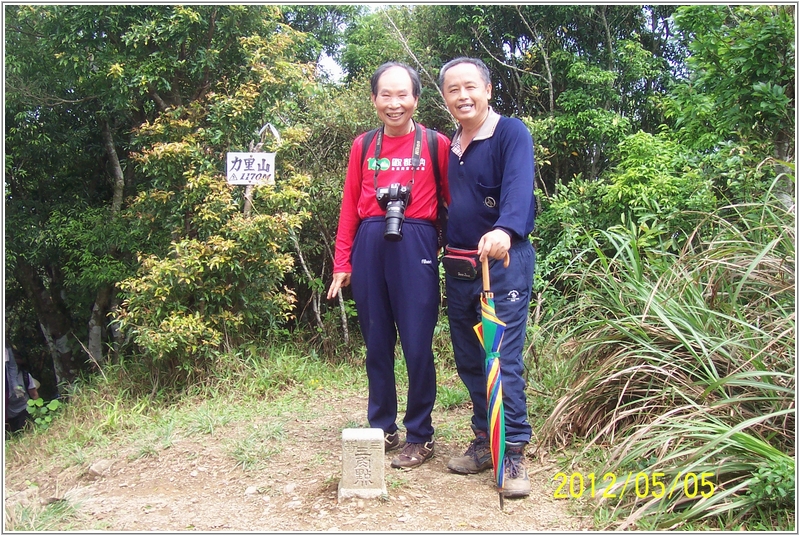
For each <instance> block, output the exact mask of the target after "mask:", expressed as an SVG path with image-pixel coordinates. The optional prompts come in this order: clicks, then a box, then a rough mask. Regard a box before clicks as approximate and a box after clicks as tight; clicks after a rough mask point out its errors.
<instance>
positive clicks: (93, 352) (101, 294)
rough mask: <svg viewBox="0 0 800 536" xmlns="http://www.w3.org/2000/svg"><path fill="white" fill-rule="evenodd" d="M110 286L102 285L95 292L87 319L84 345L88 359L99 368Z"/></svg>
mask: <svg viewBox="0 0 800 536" xmlns="http://www.w3.org/2000/svg"><path fill="white" fill-rule="evenodd" d="M111 291H112V288H111V285H103V286H101V287H100V289H99V290H98V291H97V298H96V299H95V302H94V306H93V307H92V316H91V317H90V318H89V343H88V344H87V345H86V347H87V350H88V351H89V357H90V358H91V360H92V362H93V363H94V364H95V365H96V366H97V367H98V368H99V367H100V366H101V364H102V362H103V360H104V359H103V333H104V332H105V330H106V313H107V312H108V307H109V302H110V299H109V298H110V296H111Z"/></svg>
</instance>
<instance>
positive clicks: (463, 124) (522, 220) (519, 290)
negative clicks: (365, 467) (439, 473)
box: [439, 58, 536, 497]
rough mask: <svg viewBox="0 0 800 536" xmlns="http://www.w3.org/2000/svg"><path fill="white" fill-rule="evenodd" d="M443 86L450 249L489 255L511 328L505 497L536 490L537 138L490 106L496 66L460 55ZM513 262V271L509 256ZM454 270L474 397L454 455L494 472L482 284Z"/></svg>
mask: <svg viewBox="0 0 800 536" xmlns="http://www.w3.org/2000/svg"><path fill="white" fill-rule="evenodd" d="M439 85H440V87H441V89H442V92H443V94H444V99H445V102H446V103H447V107H448V108H449V109H450V113H452V114H453V116H454V117H455V118H456V120H457V121H458V122H459V127H458V130H457V131H456V133H455V136H453V141H452V143H451V151H450V161H449V165H448V173H449V175H448V176H449V184H450V196H451V203H450V206H449V221H448V227H447V243H448V246H449V247H455V248H458V249H465V250H476V252H477V253H476V255H477V256H479V257H480V259H481V260H484V259H486V258H489V259H491V260H490V262H489V266H490V269H489V271H490V274H491V275H490V279H491V285H492V292H493V293H494V297H495V298H494V300H495V307H496V312H497V317H498V318H500V319H501V320H502V321H504V322H506V330H505V334H504V336H503V343H502V346H501V349H500V350H501V352H500V369H501V375H502V381H503V395H504V396H503V406H504V409H505V426H506V428H505V437H506V458H505V475H504V484H503V495H504V496H506V497H524V496H527V495H528V494H530V489H531V486H530V480H529V479H528V474H527V470H526V468H525V455H524V448H525V445H527V444H528V443H529V442H530V438H531V426H530V424H529V422H528V411H527V402H526V398H525V380H524V378H523V360H522V351H523V347H524V343H525V327H526V324H527V320H528V306H529V304H530V299H531V291H532V286H533V269H534V264H535V259H536V254H535V252H534V250H533V246H532V245H531V243H530V240H529V239H528V235H529V234H530V233H531V231H533V223H534V216H535V212H536V201H535V198H534V194H533V186H534V183H533V175H534V161H533V141H532V139H531V135H530V132H529V131H528V129H527V128H526V127H525V125H524V124H523V123H522V121H520V120H519V119H516V118H510V117H502V116H500V115H498V114H497V113H495V112H494V111H493V110H492V109H491V107H490V106H489V99H490V98H491V95H492V85H491V78H490V74H489V69H488V68H487V67H486V65H485V64H484V63H483V62H482V61H481V60H478V59H473V58H457V59H455V60H452V61H450V62H448V63H447V64H445V65H444V66H443V67H442V69H441V72H440V74H439ZM506 255H508V256H509V257H510V261H509V264H508V267H507V268H504V266H503V262H502V259H505V257H506ZM457 275H459V274H450V273H446V275H445V283H446V290H447V310H448V319H449V322H450V333H451V337H452V341H453V353H454V355H455V361H456V367H457V369H458V374H459V376H460V377H461V379H462V381H463V382H464V384H465V385H466V387H467V389H468V390H469V394H470V398H471V399H472V407H473V415H472V429H473V431H474V433H475V439H474V440H473V441H472V443H471V444H470V446H469V448H467V451H466V452H465V453H464V455H463V456H459V457H454V458H451V459H450V461H449V462H448V464H447V467H448V468H449V469H450V470H451V471H454V472H457V473H462V474H467V473H477V472H480V471H484V470H486V469H489V468H491V467H492V461H491V457H490V452H489V443H488V439H487V432H488V422H487V410H486V406H487V403H486V377H485V371H484V362H485V356H484V353H483V349H482V347H481V345H480V343H479V342H478V339H477V337H476V335H475V332H474V330H473V326H475V324H476V323H477V322H478V321H480V293H481V290H482V281H481V278H477V279H474V280H468V279H463V278H460V277H457Z"/></svg>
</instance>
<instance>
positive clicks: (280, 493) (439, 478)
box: [4, 393, 592, 532]
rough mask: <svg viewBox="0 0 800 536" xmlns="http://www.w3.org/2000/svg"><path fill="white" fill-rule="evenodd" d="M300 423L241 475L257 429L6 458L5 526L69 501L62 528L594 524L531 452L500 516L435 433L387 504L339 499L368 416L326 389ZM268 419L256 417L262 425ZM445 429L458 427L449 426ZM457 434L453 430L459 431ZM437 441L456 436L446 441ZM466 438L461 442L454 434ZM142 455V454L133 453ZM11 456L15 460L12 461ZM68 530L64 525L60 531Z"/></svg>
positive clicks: (289, 426) (453, 415)
mask: <svg viewBox="0 0 800 536" xmlns="http://www.w3.org/2000/svg"><path fill="white" fill-rule="evenodd" d="M307 403H308V408H309V409H308V411H304V412H303V415H302V416H301V417H293V418H287V419H285V420H283V421H282V422H283V425H284V430H283V434H282V435H281V438H280V439H278V440H277V441H276V447H277V448H273V449H268V450H267V451H266V452H268V453H269V454H268V455H267V456H268V457H267V459H266V460H265V463H262V464H260V465H259V466H258V467H256V468H252V469H249V470H243V468H242V467H241V466H240V465H238V464H237V462H236V460H235V459H234V457H233V456H232V455H231V442H230V440H231V439H232V438H237V437H238V438H244V437H248V435H250V434H252V430H253V429H254V428H257V427H258V426H259V423H258V422H241V421H239V422H231V423H229V424H225V425H224V426H222V427H220V428H218V429H216V430H215V431H214V432H213V434H211V435H205V434H192V435H178V434H177V433H176V434H175V436H174V437H173V438H172V442H171V445H170V446H169V448H166V449H164V448H161V447H160V446H158V445H154V446H153V448H152V449H151V450H150V451H149V452H150V453H151V455H150V456H146V457H141V451H142V445H132V444H111V445H109V446H108V447H104V448H103V449H102V452H103V454H102V457H98V458H95V459H92V460H87V461H86V462H85V463H83V464H79V465H72V466H69V467H48V468H46V469H37V468H36V467H35V464H32V463H27V465H25V466H21V465H20V464H21V463H22V462H21V461H20V462H15V460H13V459H12V460H9V459H6V474H5V494H4V495H5V504H6V527H8V526H9V525H12V526H13V522H14V516H15V515H19V514H18V512H20V511H21V510H20V507H22V506H28V507H30V508H41V507H42V506H43V505H45V504H48V503H52V502H57V501H68V502H69V503H70V504H71V505H73V506H74V507H75V508H76V509H77V516H74V517H73V518H72V519H70V520H69V527H68V530H106V531H170V532H172V531H183V530H195V531H235V532H251V531H256V532H263V531H302V532H309V531H326V532H329V531H341V532H353V531H377V532H389V531H401V532H415V531H423V532H431V531H466V532H474V531H490V532H522V531H526V532H527V531H534V532H543V531H554V532H564V531H577V530H591V528H592V527H591V523H590V520H589V519H587V518H585V517H579V516H576V515H575V514H573V513H572V512H571V508H570V504H569V501H564V500H559V501H557V500H555V499H554V498H553V491H554V489H555V485H554V482H553V475H554V474H555V472H556V471H557V470H558V469H556V466H555V464H553V463H552V462H551V461H549V460H544V461H543V462H542V461H539V460H534V459H533V457H532V456H530V455H529V457H528V470H529V473H530V475H531V485H532V493H531V495H530V496H529V497H527V498H524V499H514V500H512V499H506V501H505V508H504V510H503V511H501V510H500V507H499V501H498V495H497V492H496V490H495V488H494V487H493V486H492V475H491V471H487V472H485V473H482V474H478V475H470V476H462V475H457V474H453V473H450V472H449V471H448V470H447V467H446V463H447V460H448V458H449V457H450V456H452V455H457V454H461V452H462V451H463V449H464V447H465V443H464V441H463V440H462V441H461V442H457V441H452V442H448V441H446V440H444V439H442V438H441V437H438V434H437V445H436V454H435V456H434V458H433V459H432V460H430V461H428V462H427V463H425V464H424V465H422V466H421V467H418V468H416V469H413V470H398V469H392V468H391V467H390V461H391V457H392V453H390V454H387V455H386V457H385V463H386V465H385V472H386V486H387V490H388V497H384V498H379V499H345V500H344V501H342V502H341V503H339V502H338V501H337V485H338V482H339V479H340V476H341V434H340V431H341V429H343V428H346V427H348V426H349V425H352V423H353V422H356V423H360V422H362V421H364V420H365V414H366V399H365V398H364V397H359V396H353V395H339V396H337V395H335V394H331V393H326V394H323V395H322V396H317V397H314V398H313V400H309V401H308V402H307ZM469 414H470V409H469V408H468V407H462V408H456V409H449V410H447V411H446V412H442V411H438V410H437V411H436V412H434V416H433V417H434V426H437V425H438V426H440V427H445V426H447V427H450V428H451V429H453V430H457V429H458V428H460V427H461V426H462V424H463V427H464V428H465V429H468V424H467V423H468V420H469ZM269 419H270V417H269V416H265V417H264V423H267V422H269ZM453 423H456V425H455V426H454V424H453ZM458 433H459V434H460V433H461V431H459V432H458ZM442 435H444V436H448V435H451V436H452V435H453V434H442ZM463 437H466V436H465V435H463V434H462V439H463ZM137 453H139V454H137ZM13 458H17V456H14V457H13ZM32 483H33V484H35V485H32ZM64 528H66V527H64Z"/></svg>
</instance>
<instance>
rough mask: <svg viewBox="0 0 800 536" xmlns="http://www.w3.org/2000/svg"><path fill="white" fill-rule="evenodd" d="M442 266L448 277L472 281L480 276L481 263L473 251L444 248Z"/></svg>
mask: <svg viewBox="0 0 800 536" xmlns="http://www.w3.org/2000/svg"><path fill="white" fill-rule="evenodd" d="M444 251H445V253H444V257H442V266H443V267H444V271H445V273H446V274H447V275H449V276H450V277H455V278H456V279H463V280H465V281H474V280H475V279H477V278H478V277H480V275H481V261H480V257H478V251H477V250H475V249H458V248H451V247H450V246H447V247H445V248H444Z"/></svg>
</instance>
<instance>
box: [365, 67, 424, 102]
mask: <svg viewBox="0 0 800 536" xmlns="http://www.w3.org/2000/svg"><path fill="white" fill-rule="evenodd" d="M392 67H402V68H403V69H405V70H406V72H408V76H410V77H411V95H413V96H414V98H415V99H416V98H417V97H419V95H420V93H422V83H421V82H420V81H419V74H417V71H415V70H414V69H413V68H412V67H409V66H408V65H406V64H405V63H400V62H399V61H387V62H386V63H384V64H383V65H381V66H380V67H378V68H377V69H376V70H375V73H374V74H373V75H372V78H371V79H370V81H369V85H370V88H371V89H372V94H373V95H376V96H377V95H378V80H380V78H381V75H382V74H383V73H385V72H386V71H388V70H389V69H391V68H392Z"/></svg>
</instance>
